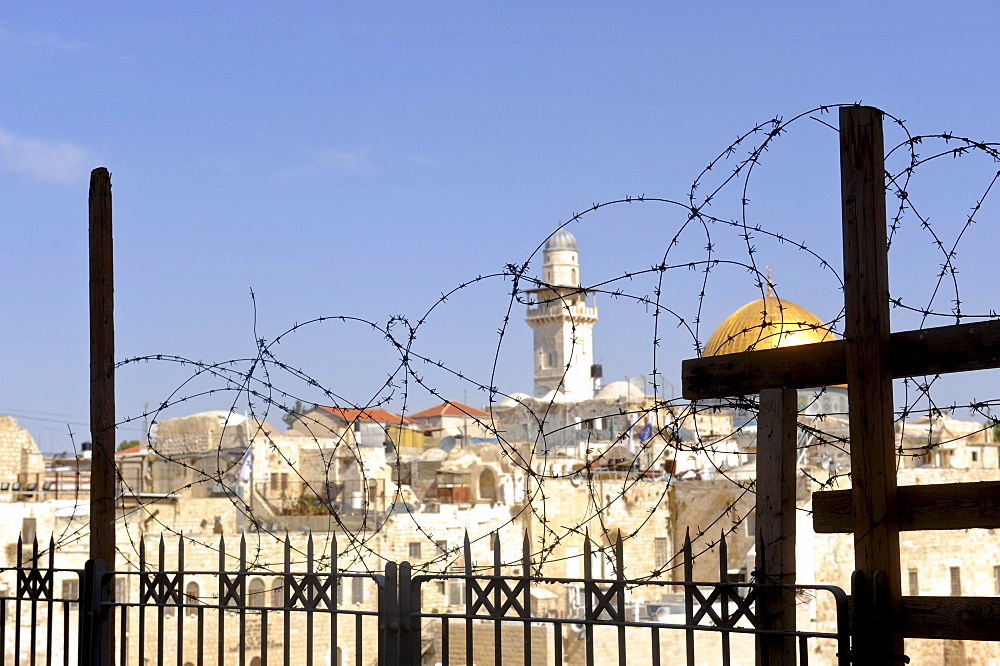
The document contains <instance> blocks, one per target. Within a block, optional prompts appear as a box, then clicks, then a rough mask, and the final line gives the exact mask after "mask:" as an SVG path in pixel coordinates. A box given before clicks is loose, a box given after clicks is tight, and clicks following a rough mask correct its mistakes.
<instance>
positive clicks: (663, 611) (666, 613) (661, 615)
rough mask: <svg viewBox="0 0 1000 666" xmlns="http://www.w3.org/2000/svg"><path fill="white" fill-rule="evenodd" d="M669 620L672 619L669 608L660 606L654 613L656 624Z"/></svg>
mask: <svg viewBox="0 0 1000 666" xmlns="http://www.w3.org/2000/svg"><path fill="white" fill-rule="evenodd" d="M668 619H670V607H669V606H660V607H659V608H657V609H656V612H655V613H653V620H654V621H656V622H666V621H667V620H668Z"/></svg>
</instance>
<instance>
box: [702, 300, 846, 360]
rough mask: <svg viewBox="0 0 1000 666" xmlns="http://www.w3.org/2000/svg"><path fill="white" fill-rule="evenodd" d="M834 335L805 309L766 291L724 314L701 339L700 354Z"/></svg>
mask: <svg viewBox="0 0 1000 666" xmlns="http://www.w3.org/2000/svg"><path fill="white" fill-rule="evenodd" d="M834 339H836V338H835V336H834V334H833V333H832V332H830V330H829V329H828V328H827V327H826V326H825V325H824V324H823V322H822V321H820V319H819V317H817V316H816V315H814V314H813V313H811V312H809V310H806V309H805V308H804V307H802V306H800V305H796V304H795V303H792V302H791V301H789V300H782V299H779V298H778V297H777V296H771V295H768V296H766V297H765V298H760V299H757V300H756V301H752V302H750V303H747V304H746V305H744V306H743V307H741V308H740V309H739V310H737V311H736V312H734V313H732V314H731V315H729V316H728V317H726V319H725V320H723V322H722V323H721V324H719V327H718V328H716V329H715V331H714V332H713V333H712V335H711V337H709V338H708V342H706V343H705V350H704V355H705V356H719V355H722V354H735V353H738V352H743V351H749V350H754V349H774V348H775V347H790V346H792V345H804V344H810V343H813V342H826V341H828V340H834Z"/></svg>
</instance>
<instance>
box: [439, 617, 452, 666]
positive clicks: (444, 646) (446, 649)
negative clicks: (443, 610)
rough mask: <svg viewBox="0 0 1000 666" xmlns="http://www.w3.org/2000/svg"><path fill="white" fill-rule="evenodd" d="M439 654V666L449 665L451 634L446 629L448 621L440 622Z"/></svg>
mask: <svg viewBox="0 0 1000 666" xmlns="http://www.w3.org/2000/svg"><path fill="white" fill-rule="evenodd" d="M441 654H442V656H443V660H442V662H441V666H450V665H451V633H450V630H449V628H448V620H447V619H444V620H441Z"/></svg>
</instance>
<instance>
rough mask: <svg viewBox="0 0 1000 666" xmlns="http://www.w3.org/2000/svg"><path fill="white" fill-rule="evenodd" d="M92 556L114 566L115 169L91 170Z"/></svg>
mask: <svg viewBox="0 0 1000 666" xmlns="http://www.w3.org/2000/svg"><path fill="white" fill-rule="evenodd" d="M89 212H90V438H91V441H92V442H93V445H94V448H93V454H92V458H91V464H90V558H91V559H96V560H104V566H105V568H106V570H107V571H114V570H115V319H114V292H115V289H114V258H113V257H114V252H113V241H112V225H111V174H110V173H109V172H108V170H107V169H105V168H104V167H100V168H97V169H94V170H93V171H92V172H91V174H90V195H89Z"/></svg>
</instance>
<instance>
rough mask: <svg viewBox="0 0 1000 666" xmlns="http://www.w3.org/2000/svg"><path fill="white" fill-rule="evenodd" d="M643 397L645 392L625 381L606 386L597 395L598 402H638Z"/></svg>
mask: <svg viewBox="0 0 1000 666" xmlns="http://www.w3.org/2000/svg"><path fill="white" fill-rule="evenodd" d="M644 397H645V392H644V391H643V390H642V389H641V388H640V387H638V386H636V385H635V384H633V383H631V382H627V381H625V380H621V381H617V382H611V383H610V384H606V385H605V386H604V388H602V389H601V390H600V391H599V392H598V394H597V399H598V400H639V399H641V398H644Z"/></svg>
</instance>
